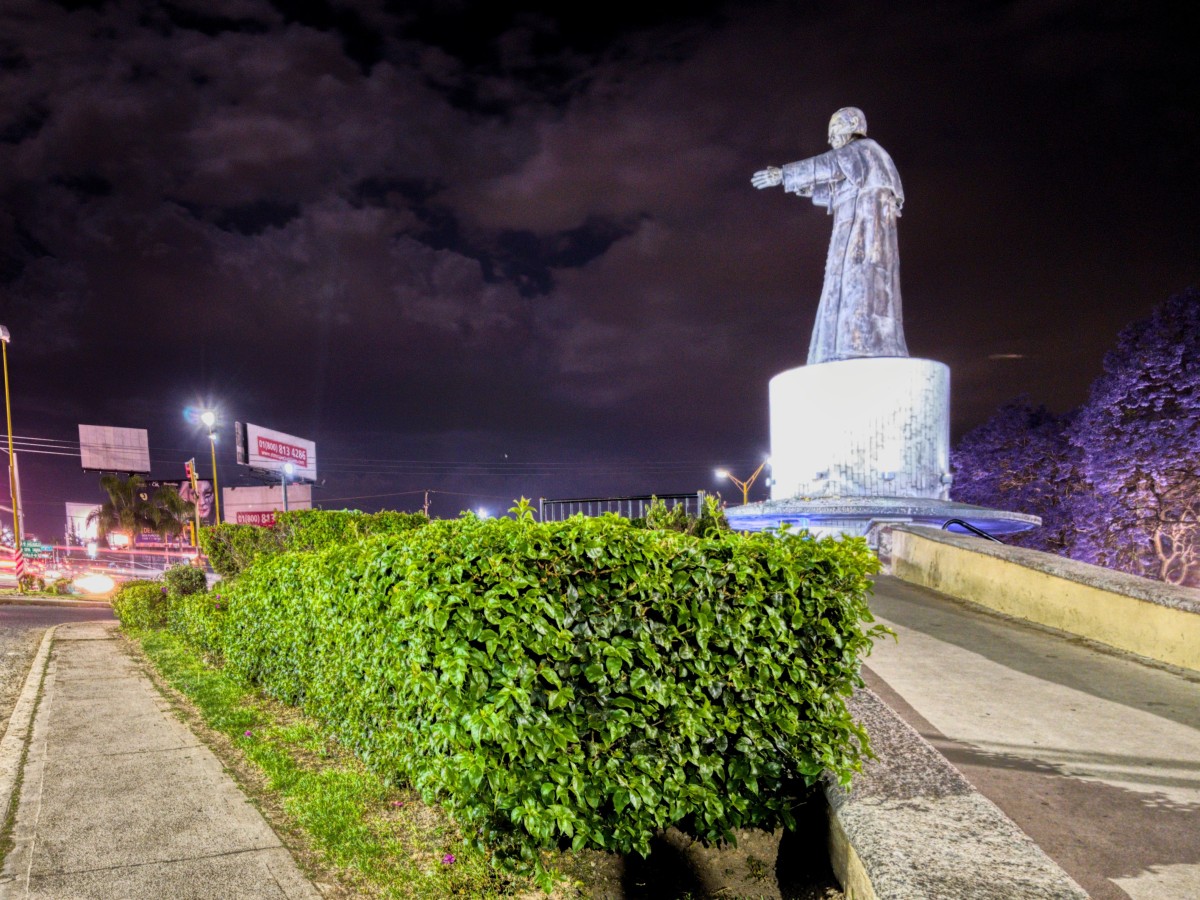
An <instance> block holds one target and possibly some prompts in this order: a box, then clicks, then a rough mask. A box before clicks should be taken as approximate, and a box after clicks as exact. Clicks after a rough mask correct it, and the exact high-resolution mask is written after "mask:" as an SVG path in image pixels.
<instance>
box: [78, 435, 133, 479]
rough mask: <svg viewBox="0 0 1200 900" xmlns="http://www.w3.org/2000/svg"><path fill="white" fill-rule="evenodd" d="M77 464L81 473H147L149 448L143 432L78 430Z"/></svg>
mask: <svg viewBox="0 0 1200 900" xmlns="http://www.w3.org/2000/svg"><path fill="white" fill-rule="evenodd" d="M79 461H80V462H81V463H82V464H83V470H84V471H85V472H125V473H129V474H134V473H136V474H139V475H145V474H147V473H149V471H150V444H149V440H148V438H147V435H146V429H145V428H113V427H111V426H109V425H80V426H79Z"/></svg>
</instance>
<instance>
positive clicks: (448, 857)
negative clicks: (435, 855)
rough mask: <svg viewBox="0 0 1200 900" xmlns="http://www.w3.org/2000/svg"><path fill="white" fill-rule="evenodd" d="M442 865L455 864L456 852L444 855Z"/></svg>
mask: <svg viewBox="0 0 1200 900" xmlns="http://www.w3.org/2000/svg"><path fill="white" fill-rule="evenodd" d="M442 865H444V866H452V865H454V854H453V853H447V854H446V855H445V856H443V857H442Z"/></svg>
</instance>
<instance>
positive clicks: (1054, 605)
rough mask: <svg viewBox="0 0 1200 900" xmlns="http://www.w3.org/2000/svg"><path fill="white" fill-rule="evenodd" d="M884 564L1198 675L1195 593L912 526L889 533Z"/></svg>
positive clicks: (1199, 603) (1199, 619)
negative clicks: (887, 557) (888, 559)
mask: <svg viewBox="0 0 1200 900" xmlns="http://www.w3.org/2000/svg"><path fill="white" fill-rule="evenodd" d="M889 565H890V569H891V572H892V574H893V575H895V576H896V577H897V578H901V579H903V580H905V581H908V582H911V583H913V584H919V585H923V586H924V587H928V588H932V589H933V590H935V591H939V592H941V593H943V594H948V595H949V596H951V597H957V598H959V599H962V600H969V601H971V602H972V603H978V604H980V605H982V606H986V607H989V608H990V609H994V610H996V611H998V612H1002V613H1005V614H1007V615H1010V616H1016V617H1017V618H1021V619H1026V620H1028V621H1030V622H1036V623H1038V624H1040V625H1046V626H1048V627H1050V628H1057V629H1059V630H1060V631H1065V632H1068V633H1070V634H1075V635H1078V636H1080V637H1084V638H1088V639H1090V640H1094V641H1099V642H1100V643H1102V644H1106V645H1108V646H1110V647H1115V648H1117V649H1119V650H1126V651H1129V652H1130V653H1136V654H1137V655H1139V656H1143V657H1146V658H1147V659H1152V660H1157V661H1158V662H1162V663H1166V664H1168V665H1172V666H1178V667H1180V668H1184V669H1191V670H1193V671H1200V590H1196V589H1194V588H1184V587H1178V586H1176V585H1171V584H1164V583H1163V582H1159V581H1152V580H1151V579H1148V578H1139V577H1137V576H1136V575H1127V574H1125V573H1124V572H1114V571H1113V570H1111V569H1105V568H1103V567H1102V566H1093V565H1089V564H1087V563H1081V562H1078V561H1076V560H1072V559H1066V558H1065V557H1061V556H1055V555H1054V554H1052V553H1042V552H1040V551H1037V550H1026V549H1024V548H1023V547H1009V546H1007V545H1005V544H999V543H995V542H993V541H987V540H984V539H982V538H977V537H969V536H965V535H958V534H950V533H949V532H946V531H942V530H940V529H934V528H922V527H920V526H913V525H903V526H894V527H893V528H892V529H891V534H890V561H889Z"/></svg>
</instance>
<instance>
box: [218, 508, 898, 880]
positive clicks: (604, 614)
mask: <svg viewBox="0 0 1200 900" xmlns="http://www.w3.org/2000/svg"><path fill="white" fill-rule="evenodd" d="M339 527H340V526H339ZM877 565H878V564H877V560H876V559H875V557H874V556H873V554H871V552H870V551H869V550H868V548H867V546H866V544H865V542H864V541H862V540H861V539H847V540H841V541H836V540H832V539H825V540H816V539H813V538H811V537H810V536H808V535H807V534H788V533H785V534H783V535H781V536H770V535H762V534H759V535H746V534H740V533H733V532H721V531H719V530H717V531H713V532H711V533H709V534H708V535H706V536H702V537H701V536H695V535H689V534H685V533H678V532H672V531H665V530H661V529H652V528H645V527H638V526H636V525H634V524H632V523H630V522H629V521H628V520H625V519H621V518H618V517H615V516H605V517H601V518H590V519H589V518H583V517H575V518H573V519H570V520H568V521H566V522H557V523H543V524H539V523H536V522H533V521H532V516H531V515H530V514H529V512H528V510H527V509H518V517H517V518H516V519H495V520H488V521H480V520H478V519H476V518H474V517H473V516H470V515H466V516H464V517H463V518H462V519H459V520H455V521H439V522H434V523H432V524H429V525H427V526H425V527H423V528H418V529H411V530H408V531H406V532H403V533H401V534H393V535H387V536H383V537H376V538H374V539H370V540H367V541H363V542H361V543H357V544H349V545H345V546H333V547H330V548H329V549H326V550H323V551H321V552H315V553H295V552H293V553H283V554H278V555H275V556H265V557H263V558H261V559H260V560H259V561H258V562H257V563H256V564H255V565H254V566H252V567H251V568H250V569H248V570H247V571H245V572H244V573H243V574H242V576H241V577H239V578H238V579H237V580H236V581H235V582H234V583H232V584H231V585H230V586H229V588H228V590H229V606H228V610H227V612H226V613H225V615H226V619H225V628H224V633H223V635H222V639H221V640H222V650H223V652H224V655H225V658H226V661H227V664H228V665H229V666H230V667H232V668H233V669H234V670H235V671H237V672H239V673H240V674H241V675H242V676H243V677H245V678H247V679H249V680H251V681H254V682H256V683H258V684H260V685H261V686H262V687H263V688H264V689H265V690H266V691H267V692H268V693H270V694H273V695H275V696H277V697H279V698H281V699H284V700H287V701H289V702H293V703H299V704H301V705H303V707H304V708H305V709H306V710H307V711H308V712H309V713H310V714H312V715H314V716H316V717H317V718H319V719H321V720H323V721H324V722H326V723H327V725H328V726H329V727H330V728H331V729H332V730H333V731H334V732H335V733H337V735H338V736H339V737H340V738H341V739H342V740H343V741H344V742H345V743H347V744H348V745H349V746H351V747H353V748H354V749H355V750H356V751H357V752H358V753H359V755H360V756H361V757H362V758H363V759H364V760H365V761H366V762H367V763H368V765H370V766H371V767H372V768H374V769H375V770H376V771H379V772H381V773H383V774H385V775H386V776H388V777H390V778H394V779H396V780H399V781H404V782H407V783H410V784H412V785H413V786H414V787H416V788H417V789H418V790H420V791H421V793H422V794H423V796H425V797H426V798H427V799H429V800H431V801H436V802H439V803H440V804H441V805H442V806H443V807H444V808H446V809H448V810H449V811H450V812H451V813H452V814H453V815H455V816H456V817H457V818H458V819H459V820H460V822H461V823H462V824H463V825H464V826H465V827H464V831H465V832H466V833H467V834H470V835H474V836H476V838H477V839H478V841H479V843H480V844H481V845H486V846H489V847H491V848H493V849H495V850H497V851H498V852H499V854H500V855H501V856H502V857H504V858H505V859H507V860H510V861H511V860H513V859H516V858H521V859H523V860H525V861H526V862H532V863H535V864H536V850H537V849H538V848H547V847H555V846H560V847H561V846H566V845H570V846H572V847H574V848H576V849H578V848H583V847H593V848H601V849H604V850H611V851H621V852H627V851H631V850H633V851H637V852H639V853H642V854H643V855H645V854H647V853H648V852H649V841H650V839H651V837H652V836H653V835H654V833H655V832H656V830H658V829H661V828H664V827H666V826H668V825H672V824H675V825H679V826H680V827H682V828H684V829H685V830H687V831H688V832H689V833H691V834H693V835H695V836H697V837H699V838H701V839H703V840H707V841H715V840H720V839H729V838H730V837H731V833H732V831H733V830H734V829H737V828H742V827H754V826H758V827H762V828H767V829H771V828H775V827H776V826H778V825H780V824H783V825H790V824H792V823H791V817H790V813H789V803H790V802H791V798H792V797H793V796H794V791H795V789H796V787H797V783H798V782H804V783H807V784H812V783H813V782H814V781H816V780H817V779H818V778H819V777H820V776H821V775H822V773H824V772H830V773H832V774H833V775H834V776H835V777H836V778H838V779H840V780H841V781H842V782H843V783H845V782H848V781H849V779H850V777H851V776H852V775H853V774H854V773H855V772H857V771H859V770H860V769H861V765H862V761H863V759H864V757H865V756H866V755H868V754H869V748H868V745H867V736H866V733H865V732H864V731H863V730H862V728H861V727H860V726H859V725H858V724H857V723H855V722H854V721H853V719H852V717H851V716H850V714H849V712H848V711H847V709H846V704H845V701H846V698H847V697H848V695H849V694H850V693H851V692H852V690H853V689H854V688H855V687H856V686H858V685H860V684H861V681H860V676H859V666H860V657H862V656H863V655H865V654H866V653H867V652H869V649H870V646H871V642H872V639H873V638H874V637H876V636H877V635H878V634H880V633H882V632H883V629H878V628H871V627H869V624H868V623H870V622H871V621H872V618H871V615H870V612H869V609H868V607H867V597H868V594H869V592H870V580H869V577H868V576H869V575H871V574H873V573H874V572H875V571H876V570H877Z"/></svg>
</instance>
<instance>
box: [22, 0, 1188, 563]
mask: <svg viewBox="0 0 1200 900" xmlns="http://www.w3.org/2000/svg"><path fill="white" fill-rule="evenodd" d="M567 6H574V7H575V8H576V9H577V12H576V13H574V14H573V15H576V16H577V18H570V19H567V18H563V15H562V13H561V11H560V10H561V9H562V8H565V7H567ZM618 10H619V11H618ZM1173 16H1174V17H1173ZM1195 36H1196V29H1195V23H1194V22H1193V21H1191V20H1190V17H1187V18H1185V13H1184V12H1182V11H1181V12H1179V13H1177V14H1171V13H1168V12H1167V9H1166V5H1165V4H1154V3H1130V2H1098V3H1084V2H1054V0H1044V2H1025V3H996V2H977V3H921V4H891V3H870V4H862V3H859V4H856V3H848V2H843V3H820V2H819V3H811V4H809V3H729V4H710V3H704V2H701V0H697V2H691V3H687V4H676V3H667V4H664V3H645V4H634V8H633V9H632V10H629V9H626V8H623V5H622V4H606V5H602V6H595V5H589V4H582V5H578V4H576V5H569V4H560V3H540V4H539V3H527V4H516V5H509V4H505V3H497V2H488V3H478V4H476V3H466V2H463V3H452V2H429V3H390V2H385V0H347V2H299V0H295V2H293V0H286V2H285V0H275V2H271V0H176V2H172V3H155V2H148V0H144V2H103V0H95V2H62V3H55V2H49V0H3V4H2V5H0V324H3V325H5V326H7V327H8V329H9V330H10V332H11V333H12V343H11V345H10V346H9V360H8V365H9V375H10V380H11V386H12V416H13V430H14V432H15V434H16V435H17V438H18V446H19V448H20V447H22V446H23V447H26V448H31V447H32V446H33V444H35V443H36V444H37V445H38V446H39V447H40V448H41V449H43V450H45V449H47V448H50V447H58V448H62V449H61V450H60V451H59V452H61V453H65V454H67V455H53V454H47V453H38V454H34V453H32V452H27V453H24V454H21V471H22V482H23V493H24V500H25V505H26V511H27V518H26V524H27V530H28V531H31V532H34V533H37V534H39V535H41V536H42V537H43V538H44V539H45V538H49V537H51V536H53V535H58V534H61V533H62V521H63V502H64V501H67V500H71V501H79V502H99V500H100V499H102V498H103V494H102V493H101V492H100V490H99V487H98V484H97V476H96V475H94V474H85V473H83V472H82V471H81V467H80V463H79V460H78V456H77V455H75V456H72V455H71V454H72V453H75V454H77V441H78V431H77V426H78V425H79V424H80V423H84V424H96V425H117V426H124V427H132V428H146V429H148V431H149V442H150V448H151V458H152V463H153V468H154V471H153V473H152V476H151V477H155V478H178V477H182V461H183V460H185V459H187V458H188V457H192V456H196V457H198V458H199V459H200V460H201V462H202V465H201V473H202V474H205V475H206V474H207V472H208V468H209V466H208V458H209V455H208V451H209V448H208V441H207V438H206V437H205V432H204V430H203V428H202V427H200V426H198V425H196V424H194V423H190V422H189V421H188V420H187V417H186V416H185V414H184V411H185V409H187V408H189V407H191V408H193V409H195V408H200V407H206V406H210V405H211V406H215V407H217V408H218V409H219V411H220V415H221V422H222V424H221V426H220V427H221V429H222V430H221V432H220V433H221V443H220V444H219V445H218V454H219V457H218V459H219V468H220V482H221V484H222V486H230V485H234V484H250V483H253V481H252V479H250V478H249V476H248V474H247V473H245V471H244V470H242V469H239V467H238V466H237V465H236V464H235V461H234V453H233V440H232V437H233V422H234V421H235V420H241V421H243V422H252V423H255V424H258V425H262V426H264V427H267V428H271V429H274V430H277V431H282V432H286V433H289V434H294V435H298V436H300V437H304V438H307V439H309V440H313V441H315V442H316V445H317V454H318V467H319V469H320V473H319V478H320V479H323V480H324V484H323V485H320V486H319V487H317V488H316V489H315V490H314V499H315V501H316V502H318V503H320V504H321V505H324V506H326V507H328V508H342V507H350V508H361V509H364V510H376V509H381V508H391V509H416V508H419V506H420V505H421V502H422V500H423V494H422V492H423V491H424V489H432V490H434V491H435V492H437V493H435V494H433V495H432V497H433V508H432V509H433V512H434V514H435V515H443V516H453V515H456V514H457V513H458V512H459V511H460V510H463V509H467V508H477V507H480V506H483V507H486V508H489V509H491V510H492V511H493V512H498V511H503V510H504V509H507V508H508V507H509V506H511V505H512V501H513V500H514V499H515V498H517V497H520V496H526V497H531V498H534V499H536V498H538V497H568V496H611V495H632V494H648V493H659V494H662V493H672V492H684V491H695V490H698V489H705V490H722V492H723V494H724V496H725V497H726V499H728V500H730V501H731V502H732V501H739V500H740V496H739V492H738V491H737V490H736V488H734V487H733V486H732V485H731V484H729V483H728V482H725V483H724V484H722V483H720V482H718V481H717V480H716V479H715V477H714V475H713V469H714V468H715V467H717V466H727V467H729V468H730V469H732V470H733V472H734V474H737V475H739V476H740V477H745V476H747V475H749V474H750V473H751V472H752V471H753V470H754V468H755V467H756V466H757V465H758V463H759V462H760V461H761V459H762V458H763V457H764V456H765V454H766V453H767V452H768V451H769V444H770V435H769V424H768V408H767V385H768V382H769V380H770V379H771V377H772V376H774V375H776V374H777V373H779V372H781V371H784V370H786V369H789V368H792V367H794V366H797V365H801V364H803V362H804V360H805V357H806V354H807V348H808V341H809V336H810V333H811V329H812V322H813V315H814V312H815V309H816V303H817V298H818V296H819V294H820V288H821V281H822V276H823V268H824V257H825V251H826V248H827V245H828V240H829V231H830V219H829V218H828V217H827V216H826V215H825V212H824V210H822V209H819V208H817V207H814V206H813V205H812V204H811V202H809V201H808V200H805V199H801V198H798V197H795V196H791V195H786V194H784V193H783V192H782V191H781V190H779V189H775V190H771V191H757V190H755V189H754V188H753V187H752V186H751V184H750V176H751V174H752V173H753V172H754V171H755V170H756V169H760V168H763V167H764V166H767V165H780V164H783V163H787V162H791V161H794V160H798V159H802V158H804V157H807V156H811V155H814V154H816V153H820V152H822V151H824V150H825V149H827V146H828V145H827V143H826V125H827V123H828V120H829V116H830V114H831V113H833V112H834V110H836V109H838V108H839V107H842V106H847V105H853V106H858V107H860V108H861V109H862V110H864V112H865V113H866V116H867V120H868V123H869V132H870V136H871V137H873V138H875V139H876V140H878V141H879V143H880V144H882V145H883V147H885V148H886V149H887V150H888V151H889V153H890V154H891V156H892V158H893V159H894V160H895V163H896V166H897V169H898V170H899V172H900V176H901V178H902V180H903V182H904V189H905V194H906V202H905V206H904V211H903V218H902V219H901V220H900V231H899V234H900V237H899V240H900V254H901V279H902V289H903V298H904V324H905V333H906V337H907V341H908V347H909V351H910V353H911V355H913V356H916V357H923V358H928V359H934V360H938V361H941V362H944V363H946V364H947V365H949V366H950V369H951V391H952V400H951V408H952V419H953V424H952V437H953V439H955V440H957V438H958V437H959V436H960V435H961V434H962V433H963V432H964V431H966V430H967V429H969V428H970V427H972V426H974V425H977V424H979V423H980V422H982V421H983V420H985V419H986V418H987V417H988V416H989V415H990V414H991V413H992V412H993V411H994V410H995V409H996V407H997V406H999V405H1000V404H1002V403H1004V402H1006V401H1008V400H1010V399H1013V398H1014V397H1016V396H1018V395H1021V394H1028V395H1030V397H1031V399H1032V400H1033V401H1034V402H1037V403H1045V404H1046V405H1048V406H1049V407H1050V408H1051V409H1054V410H1056V411H1065V410H1066V409H1069V408H1071V407H1074V406H1076V405H1078V404H1079V403H1080V402H1082V401H1083V400H1084V399H1085V397H1086V394H1087V390H1088V387H1089V385H1090V383H1091V382H1092V380H1093V379H1094V378H1095V377H1096V376H1097V375H1098V374H1099V372H1100V367H1101V362H1102V359H1103V355H1104V353H1105V352H1106V351H1107V350H1108V349H1109V348H1110V347H1111V346H1112V345H1113V343H1114V341H1115V338H1116V335H1117V332H1118V331H1119V330H1120V329H1121V328H1122V327H1123V326H1124V325H1126V324H1127V323H1129V322H1130V321H1133V320H1135V319H1137V318H1141V317H1142V316H1144V315H1146V314H1147V313H1149V312H1150V310H1151V309H1152V308H1153V307H1154V306H1156V305H1157V304H1159V303H1161V302H1162V301H1163V300H1165V299H1166V298H1167V297H1168V296H1170V295H1172V294H1175V293H1178V292H1179V291H1181V290H1183V289H1184V288H1186V287H1188V286H1189V285H1196V284H1198V283H1200V259H1198V256H1200V254H1198V253H1197V250H1198V248H1200V224H1198V223H1200V178H1198V177H1197V160H1198V159H1200V140H1198V133H1197V132H1198V128H1197V121H1198V116H1197V113H1198V112H1200V103H1198V102H1197V101H1198V98H1197V91H1198V85H1200V64H1198V63H1197V60H1198V59H1200V54H1198V53H1197V51H1196V42H1195ZM814 427H818V426H816V425H814ZM31 439H39V440H37V441H32V440H31ZM73 445H74V446H73ZM0 493H2V494H4V495H6V494H7V490H6V489H0ZM765 496H766V489H765V487H764V481H760V482H759V483H758V484H757V485H756V486H755V490H754V492H753V493H752V495H751V499H761V498H764V497H765ZM4 502H7V498H6V496H5V500H4Z"/></svg>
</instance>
